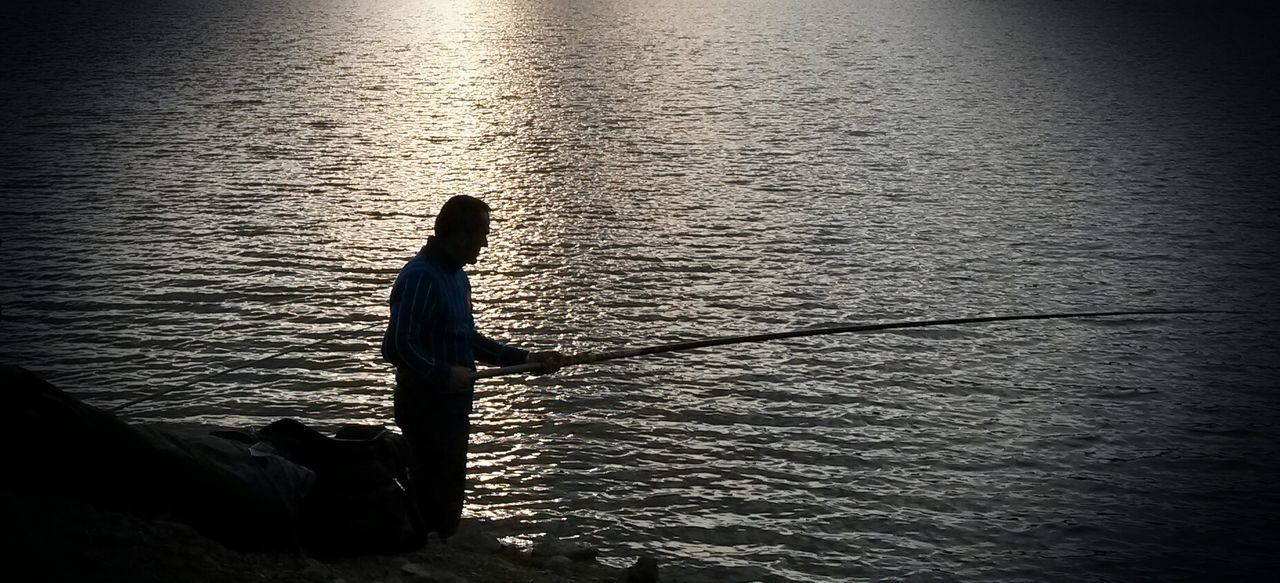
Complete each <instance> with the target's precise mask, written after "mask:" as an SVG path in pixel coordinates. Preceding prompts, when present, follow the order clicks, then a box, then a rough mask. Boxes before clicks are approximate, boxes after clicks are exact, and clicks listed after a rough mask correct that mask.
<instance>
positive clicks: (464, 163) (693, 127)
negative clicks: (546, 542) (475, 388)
mask: <svg viewBox="0 0 1280 583" xmlns="http://www.w3.org/2000/svg"><path fill="white" fill-rule="evenodd" d="M103 4H107V3H75V2H64V3H52V4H43V3H42V4H40V5H39V6H38V7H36V6H33V7H27V8H13V7H9V8H6V9H5V10H6V11H8V13H7V14H6V17H5V18H4V19H3V21H4V24H0V33H2V34H0V38H4V39H5V40H3V41H0V43H3V44H4V45H5V50H4V52H3V56H0V63H3V66H4V70H3V72H4V83H3V84H2V85H0V99H2V100H3V104H4V105H3V107H2V108H0V115H2V116H3V117H2V118H0V132H2V133H0V135H2V136H3V142H2V143H0V200H2V201H3V215H2V216H0V229H2V230H3V236H2V237H3V242H2V244H0V255H2V257H3V262H2V264H0V300H2V302H3V323H2V324H0V326H2V328H0V329H2V330H3V336H2V337H0V356H2V358H3V361H4V362H7V363H16V364H22V365H24V366H27V367H29V368H31V369H33V370H35V371H37V372H39V373H40V374H42V375H44V376H45V377H46V378H48V379H50V380H51V381H53V382H55V383H56V384H58V385H59V386H61V387H63V388H65V389H67V390H69V391H72V392H74V393H75V394H76V395H78V396H80V397H82V398H84V399H86V400H87V401H89V402H92V403H95V404H98V405H102V406H112V405H118V404H120V403H123V402H125V401H127V400H129V399H131V398H134V397H138V396H141V395H145V394H148V393H151V392H153V391H157V390H160V389H164V388H169V387H174V386H179V385H182V384H183V383H184V382H186V381H188V380H189V379H192V378H195V377H197V376H199V375H204V374H211V373H217V372H221V371H224V370H226V369H228V368H231V367H233V366H236V365H239V364H241V363H245V362H247V361H253V360H256V359H259V358H261V357H265V356H268V355H271V354H274V353H277V352H280V351H285V350H289V349H294V350H292V351H291V352H289V353H287V354H285V355H283V356H281V357H279V358H275V359H272V360H267V361H263V362H259V363H256V364H254V365H252V366H249V367H247V368H243V369H241V370H237V371H235V372H232V373H229V374H225V375H222V376H219V377H217V378H215V379H213V380H211V381H209V382H205V383H202V384H199V385H196V386H194V387H192V388H190V390H186V391H182V392H175V393H172V394H170V395H167V396H165V397H163V398H159V399H156V400H153V401H149V402H146V403H144V404H141V405H138V406H136V407H133V408H131V409H129V410H128V411H130V417H129V418H130V419H132V420H137V421H172V422H181V423H207V424H221V425H256V426H260V425H263V424H265V423H268V422H270V421H271V420H274V419H276V418H279V417H286V416H287V417H296V418H300V419H303V420H305V421H307V422H309V423H312V424H315V425H318V426H321V427H326V428H332V427H336V426H338V425H340V424H343V423H350V422H356V423H390V409H391V390H392V382H393V379H392V375H391V371H390V368H389V367H388V365H386V364H385V363H383V362H382V361H381V360H380V358H379V356H378V346H379V342H380V336H381V332H382V322H383V320H384V318H385V317H386V312H387V309H386V296H387V293H388V291H389V288H390V285H391V282H392V281H393V279H394V277H395V274H396V272H397V270H398V269H399V267H400V266H401V265H402V264H403V262H404V261H405V260H406V259H407V258H408V257H409V256H410V255H412V254H413V253H414V252H415V251H416V250H417V248H418V247H419V246H420V245H421V243H422V240H423V239H424V238H425V236H426V234H427V233H428V230H429V228H430V224H431V217H432V216H433V215H434V213H435V211H436V210H437V209H438V208H439V205H440V204H441V203H442V202H443V201H444V200H445V199H446V198H447V197H449V196H451V195H454V194H459V193H467V194H473V195H477V196H481V197H482V198H484V199H486V200H487V201H488V202H490V203H491V205H492V206H493V207H494V209H495V215H494V219H495V223H494V234H493V236H492V237H491V244H492V246H491V247H490V249H489V250H488V251H487V253H486V254H485V255H484V256H482V259H481V263H480V264H479V265H478V266H475V268H474V269H472V271H471V277H472V284H473V287H474V288H475V294H476V295H475V304H476V311H477V320H478V323H479V325H480V326H481V327H482V328H483V330H485V331H486V332H488V333H489V334H490V335H492V336H494V337H498V338H503V339H507V340H510V341H512V342H515V343H518V344H520V345H523V346H527V347H530V348H534V349H547V348H558V349H560V350H564V351H571V352H576V351H581V350H607V349H611V348H619V347H623V346H635V345H649V344H660V343H666V342H675V341H683V340H692V339H700V338H705V337H710V336H720V335H731V334H753V333H763V332H772V331H777V330H784V329H793V328H805V327H811V326H818V325H832V324H843V323H862V322H877V321H891V320H904V319H926V318H939V317H953V316H970V315H988V314H1007V313H1024V312H1055V311H1075V310H1094V309H1124V308H1186V307H1193V308H1211V309H1227V310H1246V311H1249V312H1250V313H1248V314H1213V315H1200V316H1194V317H1191V316H1187V317H1141V318H1138V317H1128V318H1109V319H1098V320H1062V321H1040V322H1025V323H1002V324H989V325H975V326H967V327H948V328H932V329H921V330H911V331H899V332H894V333H881V334H870V335H846V336H831V337H821V338H811V339H803V340H791V341H782V342H775V343H769V344H756V345H743V346H736V347H731V348H724V349H716V350H707V351H700V352H695V353H688V354H676V355H666V356H655V357H647V358H639V359H633V360H624V361H617V362H613V363H606V364H599V365H592V366H580V367H574V368H570V369H566V370H564V371H562V372H561V373H560V374H557V375H555V376H550V377H543V378H527V379H526V378H510V377H508V378H504V379H500V380H499V379H495V380H489V381H485V382H483V384H482V386H481V387H480V390H479V402H478V404H477V411H476V414H475V420H474V430H475V433H474V436H473V449H472V458H471V459H472V476H473V480H472V490H471V498H470V503H469V504H470V505H469V507H468V512H469V514H470V515H471V516H474V517H479V518H485V519H488V520H491V521H493V523H494V524H495V528H497V529H498V530H499V531H500V532H501V533H503V534H504V535H506V536H509V537H511V540H514V541H520V540H525V541H527V540H528V538H529V537H531V536H534V535H536V534H537V533H541V532H546V531H551V532H555V533H558V534H559V535H561V536H563V537H568V538H574V539H576V540H579V541H582V542H584V543H586V544H590V545H593V546H597V547H600V548H601V549H602V551H603V552H604V553H605V554H606V555H608V556H611V557H615V558H616V559H615V560H618V561H621V560H625V559H626V558H627V557H634V556H636V555H638V554H641V553H651V554H654V555H656V556H657V557H658V558H659V560H660V562H661V563H662V564H663V565H665V568H666V569H668V570H667V574H668V576H669V577H672V578H676V579H678V580H687V581H756V580H759V581H813V582H818V581H823V582H834V581H846V580H866V579H910V580H988V581H1014V580H1064V581H1080V580H1113V581H1130V580H1140V579H1197V578H1203V577H1231V578H1235V579H1250V578H1252V579H1265V578H1269V577H1272V576H1275V575H1274V573H1275V572H1276V571H1274V569H1276V568H1277V562H1276V560H1275V559H1273V558H1271V557H1272V556H1273V555H1272V554H1271V553H1273V552H1274V551H1276V550H1277V549H1278V548H1280V535H1278V534H1277V533H1278V532H1280V531H1278V529H1277V527H1278V526H1280V501H1278V499H1277V498H1278V492H1277V489H1276V483H1277V480H1278V479H1280V467H1278V466H1280V464H1278V463H1277V461H1276V460H1277V459H1280V458H1278V457H1277V454H1280V426H1277V424H1276V423H1275V422H1276V421H1277V417H1278V415H1277V413H1278V412H1280V393H1278V390H1280V383H1278V379H1280V365H1277V363H1278V362H1280V341H1277V340H1276V337H1275V331H1276V329H1277V326H1276V324H1277V322H1278V321H1280V305H1278V302H1277V297H1276V290H1277V289H1280V285H1278V284H1280V259H1278V258H1277V254H1276V249H1277V239H1278V238H1280V237H1277V234H1280V198H1278V197H1277V185H1280V171H1278V170H1277V168H1280V164H1278V163H1277V162H1278V161H1280V146H1278V142H1277V139H1276V136H1278V135H1280V113H1278V112H1280V108H1277V107H1275V104H1276V103H1280V99H1278V97H1280V90H1278V89H1277V84H1276V82H1275V80H1274V79H1275V63H1276V62H1280V60H1277V57H1278V56H1280V54H1278V53H1280V51H1277V43H1276V40H1275V35H1274V30H1275V24H1276V20H1275V18H1274V11H1269V12H1260V11H1256V10H1254V9H1241V11H1236V10H1232V11H1228V10H1225V9H1221V10H1218V11H1208V10H1206V9H1199V8H1196V7H1189V6H1187V5H1186V4H1181V3H1146V2H1112V3H1103V2H1073V3H1059V2H1030V1H1023V2H1017V1H1014V2H978V1H973V2H930V1H907V2H887V1H886V2H873V1H858V0H849V1H835V0H816V1H806V2H800V1H787V0H775V1H768V0H743V1H734V2H730V1H718V0H711V1H706V2H703V1H699V2H693V1H677V0H656V1H653V2H639V1H635V0H599V1H587V0H566V1H554V0H530V1H515V0H494V1H491V2H468V1H464V0H456V1H431V0H424V1H421V2H407V1H393V2H337V1H319V2H304V1H302V0H279V1H265V2H238V1H209V2H163V3H161V2H133V3H125V4H127V6H124V7H120V6H114V4H115V3H110V4H112V5H111V6H104V5H103Z"/></svg>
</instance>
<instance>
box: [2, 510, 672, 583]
mask: <svg viewBox="0 0 1280 583" xmlns="http://www.w3.org/2000/svg"><path fill="white" fill-rule="evenodd" d="M0 515H2V516H3V517H4V520H3V522H2V523H0V529H3V533H4V534H3V539H2V540H0V549H3V551H0V554H2V555H3V563H4V571H5V572H6V573H7V574H8V575H9V576H6V577H5V579H6V580H9V581H69V582H70V581H74V582H77V583H86V582H94V581H112V582H115V581H119V582H126V581H128V582H135V581H136V582H152V581H154V582H157V583H159V582H165V583H169V582H173V581H183V582H187V583H224V582H226V583H231V582H246V581H271V582H280V583H431V582H437V583H465V582H470V583H487V582H492V583H516V582H522V583H523V582H528V583H563V582H600V583H649V582H654V581H658V580H659V576H658V567H657V564H656V563H655V562H654V561H653V559H651V558H641V559H639V560H637V561H636V564H635V565H633V566H631V567H629V568H627V569H619V568H615V567H610V566H607V565H604V564H601V563H599V562H598V561H597V560H596V558H597V554H598V553H597V552H596V550H595V549H593V548H589V547H584V546H581V545H577V544H574V543H571V542H567V541H560V540H556V539H553V538H550V537H544V538H542V539H540V540H538V541H537V542H536V543H535V544H534V545H533V546H532V548H528V549H520V548H514V547H510V546H506V545H503V544H502V543H501V542H499V540H498V539H497V538H496V537H495V536H493V535H492V534H491V533H489V532H487V531H486V530H485V529H484V527H483V525H482V524H480V523H478V522H474V521H473V522H470V523H466V522H464V524H463V527H462V529H460V530H459V533H458V534H457V535H456V536H454V537H453V538H451V539H450V540H449V542H448V543H447V544H441V543H439V542H438V541H436V540H434V539H433V540H432V541H431V542H430V543H429V544H428V545H427V546H425V547H423V548H422V549H420V550H417V551H413V552H409V553H401V554H395V555H381V556H358V557H347V558H341V559H331V560H317V559H314V558H310V557H307V556H304V555H303V554H301V553H240V552H236V551H234V550H231V549H228V548H227V547H225V546H223V545H221V544H219V543H218V542H216V541H213V540H211V539H208V538H206V537H204V536H202V535H201V534H199V533H198V532H196V531H195V530H194V529H193V528H191V527H189V526H187V525H185V524H182V523H178V522H170V521H165V520H157V519H150V518H144V517H141V516H136V515H133V514H126V513H120V512H113V511H109V510H104V509H101V508H98V507H95V506H93V505H90V504H88V503H86V502H83V501H80V500H76V499H72V498H63V497H48V496H37V495H30V494H25V493H17V492H14V491H10V490H6V489H0Z"/></svg>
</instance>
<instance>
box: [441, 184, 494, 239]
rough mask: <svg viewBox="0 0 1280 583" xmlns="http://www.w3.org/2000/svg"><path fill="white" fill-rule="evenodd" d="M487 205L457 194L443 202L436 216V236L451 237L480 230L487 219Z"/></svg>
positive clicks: (488, 210) (471, 197) (470, 197)
mask: <svg viewBox="0 0 1280 583" xmlns="http://www.w3.org/2000/svg"><path fill="white" fill-rule="evenodd" d="M489 212H490V209H489V205H487V204H485V203H484V201H483V200H480V199H478V198H476V197H474V196H467V195H465V194H459V195H457V196H454V197H452V198H450V199H449V200H447V201H445V203H444V206H442V207H440V214H438V215H436V226H435V231H436V236H437V237H441V238H446V237H452V236H454V235H459V234H463V233H473V232H475V231H478V230H480V227H481V225H483V224H484V222H485V220H486V219H488V218H489Z"/></svg>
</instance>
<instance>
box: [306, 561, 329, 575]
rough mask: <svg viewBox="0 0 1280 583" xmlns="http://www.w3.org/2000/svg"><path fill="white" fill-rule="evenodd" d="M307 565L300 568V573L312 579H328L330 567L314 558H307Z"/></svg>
mask: <svg viewBox="0 0 1280 583" xmlns="http://www.w3.org/2000/svg"><path fill="white" fill-rule="evenodd" d="M306 562H307V566H306V567H304V568H303V569H302V574H303V575H305V576H307V577H309V578H312V579H328V578H329V576H330V569H329V567H328V566H327V565H325V564H324V563H321V562H320V561H317V560H315V559H307V560H306Z"/></svg>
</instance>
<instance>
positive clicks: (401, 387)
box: [382, 195, 562, 538]
mask: <svg viewBox="0 0 1280 583" xmlns="http://www.w3.org/2000/svg"><path fill="white" fill-rule="evenodd" d="M489 212H490V211H489V206H488V205H487V204H485V203H484V202H483V201H481V200H479V199H477V198H473V197H470V196H465V195H459V196H455V197H453V198H450V199H449V200H448V201H447V202H445V204H444V206H443V207H442V208H441V209H440V214H438V215H436V220H435V236H434V237H429V238H428V239H427V244H426V245H425V246H423V247H422V250H421V251H419V252H418V254H417V255H415V256H414V257H413V259H410V260H409V262H408V263H406V264H405V266H404V268H403V269H401V270H400V275H399V277H397V278H396V282H395V285H394V286H393V287H392V288H391V322H390V324H389V325H388V326H387V333H386V336H384V337H383V340H382V356H383V358H385V359H386V360H387V361H389V362H391V364H393V365H395V367H396V392H395V417H396V424H397V425H399V426H400V429H401V430H402V431H403V432H404V435H405V437H407V438H408V439H409V444H410V446H411V447H412V449H413V452H414V456H415V458H416V461H417V464H416V465H415V466H414V467H413V481H414V486H415V488H416V489H417V492H418V506H419V510H420V511H421V513H422V517H423V519H424V522H425V523H426V525H425V526H426V529H427V531H428V532H430V531H435V532H437V533H439V534H440V536H441V538H448V537H449V536H451V535H452V534H453V533H454V532H455V531H456V530H457V528H458V522H459V520H461V517H462V502H463V489H464V487H465V484H466V467H467V435H468V432H469V430H470V420H469V416H470V413H471V408H472V398H473V396H474V392H473V380H472V373H473V372H474V371H475V367H476V361H477V360H478V361H480V362H484V363H487V364H492V365H496V366H508V365H512V364H521V363H525V362H541V363H543V370H544V371H545V372H554V371H555V370H556V369H557V368H559V365H560V362H561V358H562V355H561V354H560V353H558V352H554V351H550V352H540V353H532V354H531V353H529V352H527V351H525V350H521V349H519V348H514V347H511V346H506V345H503V344H500V343H498V342H496V341H494V340H492V339H490V338H487V337H485V336H484V335H482V334H480V333H479V332H477V331H476V329H475V322H474V320H473V319H472V317H471V284H470V282H469V281H468V280H467V274H466V273H465V272H464V271H463V270H462V266H463V265H465V264H474V263H475V262H476V260H477V259H478V258H479V256H480V250H481V249H484V248H485V247H487V246H488V244H489Z"/></svg>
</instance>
